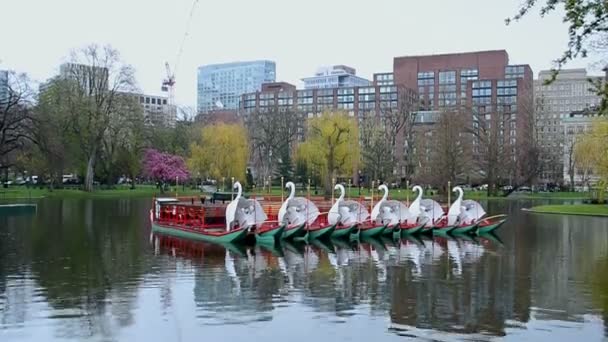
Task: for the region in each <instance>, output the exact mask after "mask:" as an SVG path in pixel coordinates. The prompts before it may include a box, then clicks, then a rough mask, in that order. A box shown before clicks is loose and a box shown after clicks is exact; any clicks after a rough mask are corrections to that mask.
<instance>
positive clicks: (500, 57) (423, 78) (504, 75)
mask: <svg viewBox="0 0 608 342" xmlns="http://www.w3.org/2000/svg"><path fill="white" fill-rule="evenodd" d="M398 108H411V110H412V112H413V113H416V114H417V118H416V123H417V124H416V126H417V127H416V129H415V130H417V132H418V133H420V134H423V135H425V136H432V133H433V123H434V122H436V120H437V118H438V117H439V115H440V114H441V113H442V112H446V113H450V112H455V111H460V112H462V111H465V112H466V113H470V115H471V127H477V128H479V127H487V126H490V125H491V123H494V124H495V125H496V126H497V127H496V128H497V129H498V130H497V132H498V134H500V143H501V144H502V146H503V149H504V150H507V151H509V153H508V154H505V155H504V156H503V157H504V158H507V155H508V158H509V161H508V165H509V166H510V167H512V169H511V170H508V171H505V173H504V175H501V177H502V178H510V179H511V181H512V182H516V181H518V179H516V178H518V177H519V178H521V177H520V176H521V175H523V174H524V173H525V172H524V165H522V164H523V163H524V160H526V154H528V152H529V150H530V148H531V146H532V137H533V120H532V119H533V76H532V70H531V69H530V67H529V66H528V65H510V64H509V57H508V54H507V52H506V51H504V50H499V51H480V52H468V53H456V54H443V55H428V56H405V57H396V58H394V61H393V72H383V73H376V74H374V75H373V84H372V85H370V86H359V87H335V88H325V89H296V87H295V86H294V85H292V84H289V83H285V82H277V83H269V84H264V85H262V89H261V91H258V92H255V93H248V94H243V95H242V97H241V107H240V115H242V116H244V117H246V116H247V115H249V114H252V113H263V112H264V111H271V110H273V111H279V112H280V111H285V112H286V111H295V112H297V113H299V114H300V115H301V117H302V118H307V117H308V118H310V117H314V116H315V115H319V114H320V113H322V112H323V111H326V110H342V111H345V112H347V113H348V114H349V115H350V116H353V117H357V118H359V120H361V118H363V117H364V116H365V115H366V114H367V113H375V114H380V115H381V114H382V112H383V111H385V110H390V109H398ZM497 119H498V120H497ZM480 120H481V121H480ZM302 121H304V120H302ZM486 121H487V125H486ZM416 139H418V138H417V137H416V138H414V140H416ZM473 140H474V141H473V142H472V143H473V147H472V154H473V155H477V156H478V155H479V147H480V144H483V141H479V139H473ZM414 144H415V141H414ZM406 150H407V149H406V144H405V142H404V139H403V135H400V136H398V138H397V141H396V145H395V146H394V153H396V154H397V155H398V156H403V155H404V154H405V153H406ZM476 153H477V154H476ZM422 159H425V158H422ZM422 159H421V160H420V165H421V166H423V165H422V164H423V160H422ZM426 159H427V160H428V156H427V157H426ZM511 161H512V162H511ZM472 168H473V167H472ZM393 175H394V176H396V177H397V178H401V179H402V180H405V178H404V177H409V174H408V172H406V170H405V168H404V165H394V169H393Z"/></svg>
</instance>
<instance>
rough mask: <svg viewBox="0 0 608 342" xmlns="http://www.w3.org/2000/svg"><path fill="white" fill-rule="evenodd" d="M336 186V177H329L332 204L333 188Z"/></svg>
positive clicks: (332, 202)
mask: <svg viewBox="0 0 608 342" xmlns="http://www.w3.org/2000/svg"><path fill="white" fill-rule="evenodd" d="M335 187H336V179H335V178H332V179H331V204H334V188H335Z"/></svg>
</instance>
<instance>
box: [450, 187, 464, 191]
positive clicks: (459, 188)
mask: <svg viewBox="0 0 608 342" xmlns="http://www.w3.org/2000/svg"><path fill="white" fill-rule="evenodd" d="M460 191H462V188H461V187H459V186H455V187H453V188H452V192H460Z"/></svg>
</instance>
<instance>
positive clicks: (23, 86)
mask: <svg viewBox="0 0 608 342" xmlns="http://www.w3.org/2000/svg"><path fill="white" fill-rule="evenodd" d="M7 76H8V79H7V84H6V85H0V87H2V88H0V170H4V171H5V172H6V173H8V168H9V167H11V166H13V165H14V163H15V161H16V158H15V155H16V153H15V152H16V151H17V149H19V148H21V147H22V146H23V145H24V144H25V143H26V142H27V141H28V140H29V139H30V138H31V135H30V130H31V126H32V104H33V95H34V93H33V91H32V89H31V87H30V81H29V78H28V77H27V75H25V74H17V73H15V72H8V74H7Z"/></svg>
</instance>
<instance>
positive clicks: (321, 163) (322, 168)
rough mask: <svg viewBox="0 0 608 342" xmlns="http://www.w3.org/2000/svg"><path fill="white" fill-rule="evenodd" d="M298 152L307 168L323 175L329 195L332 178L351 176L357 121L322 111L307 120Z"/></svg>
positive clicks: (355, 156)
mask: <svg viewBox="0 0 608 342" xmlns="http://www.w3.org/2000/svg"><path fill="white" fill-rule="evenodd" d="M298 156H299V157H300V158H302V159H303V160H306V163H307V165H308V168H310V169H316V170H318V171H319V173H320V174H321V177H322V179H324V189H325V196H326V197H329V195H330V194H331V192H332V191H333V189H332V182H331V181H332V179H335V178H336V177H337V176H346V177H351V176H352V172H353V170H354V166H355V165H356V163H357V161H358V160H359V132H358V129H357V123H356V122H355V120H354V119H352V118H350V117H348V115H347V114H345V113H342V112H325V113H323V114H322V115H321V116H320V117H316V118H311V119H309V121H308V132H307V136H306V140H305V142H304V143H302V144H301V145H300V146H299V149H298Z"/></svg>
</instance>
